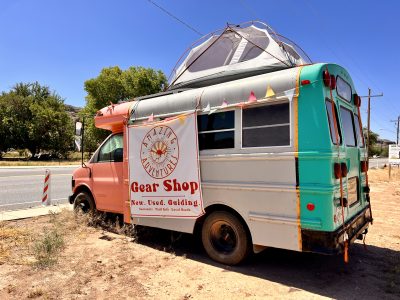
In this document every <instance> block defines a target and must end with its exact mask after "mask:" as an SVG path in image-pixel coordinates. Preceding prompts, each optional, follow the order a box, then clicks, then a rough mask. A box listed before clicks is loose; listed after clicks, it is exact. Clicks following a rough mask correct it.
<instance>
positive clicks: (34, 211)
mask: <svg viewBox="0 0 400 300" xmlns="http://www.w3.org/2000/svg"><path fill="white" fill-rule="evenodd" d="M63 209H67V210H72V205H71V204H60V205H52V206H39V207H33V208H28V209H19V210H10V211H5V212H0V222H1V221H13V220H21V219H28V218H33V217H39V216H45V215H48V214H50V213H59V212H60V211H61V210H63Z"/></svg>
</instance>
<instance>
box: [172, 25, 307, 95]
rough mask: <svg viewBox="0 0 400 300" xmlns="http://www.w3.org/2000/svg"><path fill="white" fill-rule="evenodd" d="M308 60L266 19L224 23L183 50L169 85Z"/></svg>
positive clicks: (268, 69) (181, 85) (215, 80)
mask: <svg viewBox="0 0 400 300" xmlns="http://www.w3.org/2000/svg"><path fill="white" fill-rule="evenodd" d="M310 62H311V61H310V59H309V58H308V56H307V55H306V54H305V53H304V52H303V51H302V50H301V49H300V48H299V47H298V46H297V45H296V44H294V43H293V42H291V41H289V40H287V39H286V38H284V37H282V36H281V35H279V34H276V33H275V32H274V31H273V30H272V29H271V27H269V26H268V25H266V24H265V23H262V22H256V21H252V22H248V23H244V24H241V25H227V27H226V28H225V29H223V30H219V31H217V32H214V33H211V34H208V35H206V36H204V37H203V38H201V39H200V40H198V41H197V42H195V43H194V44H193V45H192V47H190V48H189V49H188V50H187V51H186V52H185V53H184V55H183V56H182V57H181V59H180V60H179V61H178V63H177V65H176V67H175V68H174V70H173V72H172V74H171V76H170V85H169V88H168V89H169V90H173V89H176V88H192V87H201V86H207V85H210V84H215V83H220V82H223V81H229V80H234V79H239V78H243V77H247V76H252V75H258V74H262V73H267V72H271V71H276V70H281V69H286V68H291V67H295V66H299V65H304V64H308V63H310ZM178 65H179V66H178Z"/></svg>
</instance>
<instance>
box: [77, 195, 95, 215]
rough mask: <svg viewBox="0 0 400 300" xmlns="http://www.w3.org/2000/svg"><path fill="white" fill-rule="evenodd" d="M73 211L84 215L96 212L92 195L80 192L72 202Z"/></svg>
mask: <svg viewBox="0 0 400 300" xmlns="http://www.w3.org/2000/svg"><path fill="white" fill-rule="evenodd" d="M74 210H75V211H76V212H81V213H84V214H87V213H92V214H94V213H95V212H96V205H95V203H94V200H93V197H92V195H90V194H89V193H87V192H80V193H79V194H78V195H76V197H75V200H74Z"/></svg>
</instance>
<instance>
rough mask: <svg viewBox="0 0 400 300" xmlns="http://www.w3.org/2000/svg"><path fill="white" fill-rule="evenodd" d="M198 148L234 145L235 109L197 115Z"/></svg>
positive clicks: (225, 147) (226, 147) (222, 147)
mask: <svg viewBox="0 0 400 300" xmlns="http://www.w3.org/2000/svg"><path fill="white" fill-rule="evenodd" d="M197 125H198V130H199V150H207V149H228V148H234V147H235V111H234V110H231V111H226V112H220V113H213V114H211V115H198V116H197Z"/></svg>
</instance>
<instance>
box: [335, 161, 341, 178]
mask: <svg viewBox="0 0 400 300" xmlns="http://www.w3.org/2000/svg"><path fill="white" fill-rule="evenodd" d="M333 172H334V174H335V178H336V179H339V178H340V177H342V168H341V166H340V163H334V164H333Z"/></svg>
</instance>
